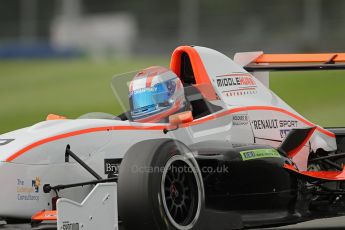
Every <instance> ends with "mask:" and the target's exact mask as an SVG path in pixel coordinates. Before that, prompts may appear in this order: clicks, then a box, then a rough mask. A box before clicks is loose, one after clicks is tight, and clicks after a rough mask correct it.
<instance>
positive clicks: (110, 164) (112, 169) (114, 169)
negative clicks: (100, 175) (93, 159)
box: [104, 158, 122, 178]
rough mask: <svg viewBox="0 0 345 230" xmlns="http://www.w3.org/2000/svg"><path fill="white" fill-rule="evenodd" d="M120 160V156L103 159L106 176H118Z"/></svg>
mask: <svg viewBox="0 0 345 230" xmlns="http://www.w3.org/2000/svg"><path fill="white" fill-rule="evenodd" d="M121 161H122V159H121V158H115V159H104V174H105V175H108V178H112V177H115V176H118V175H119V169H120V164H121Z"/></svg>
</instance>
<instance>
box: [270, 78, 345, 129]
mask: <svg viewBox="0 0 345 230" xmlns="http://www.w3.org/2000/svg"><path fill="white" fill-rule="evenodd" d="M271 76H272V77H271V79H270V85H271V88H272V90H273V91H274V92H276V93H277V94H278V95H279V96H280V97H281V98H282V99H284V100H285V101H286V102H287V103H288V104H289V105H291V106H292V107H293V108H294V109H296V110H297V111H298V112H299V113H300V114H302V115H304V116H305V117H306V118H308V119H309V120H310V121H312V122H314V123H316V124H319V125H321V126H324V127H345V101H344V99H345V96H344V91H345V71H305V72H279V73H273V74H272V75H271Z"/></svg>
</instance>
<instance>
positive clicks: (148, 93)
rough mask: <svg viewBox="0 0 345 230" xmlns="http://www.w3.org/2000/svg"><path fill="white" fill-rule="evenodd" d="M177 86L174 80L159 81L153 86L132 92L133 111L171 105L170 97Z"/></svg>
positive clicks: (137, 111)
mask: <svg viewBox="0 0 345 230" xmlns="http://www.w3.org/2000/svg"><path fill="white" fill-rule="evenodd" d="M175 88H176V83H175V82H174V81H166V82H162V83H158V84H156V85H154V86H153V87H151V88H141V89H137V90H133V91H132V92H131V93H130V96H129V100H130V106H131V111H132V112H133V113H141V112H145V111H152V110H155V109H156V108H158V107H161V106H167V105H169V104H170V103H169V99H170V97H171V96H172V95H173V93H174V91H175Z"/></svg>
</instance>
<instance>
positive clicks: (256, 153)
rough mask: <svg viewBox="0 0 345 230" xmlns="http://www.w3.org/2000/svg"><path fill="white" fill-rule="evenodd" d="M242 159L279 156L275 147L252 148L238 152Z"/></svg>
mask: <svg viewBox="0 0 345 230" xmlns="http://www.w3.org/2000/svg"><path fill="white" fill-rule="evenodd" d="M240 154H241V157H242V160H244V161H247V160H254V159H260V158H267V157H281V156H280V154H279V152H278V151H277V150H275V149H253V150H247V151H242V152H240Z"/></svg>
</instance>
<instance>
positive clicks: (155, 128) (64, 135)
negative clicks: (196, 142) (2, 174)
mask: <svg viewBox="0 0 345 230" xmlns="http://www.w3.org/2000/svg"><path fill="white" fill-rule="evenodd" d="M164 128H165V126H149V127H145V126H129V125H128V126H106V127H97V128H90V129H83V130H78V131H74V132H69V133H65V134H60V135H57V136H53V137H48V138H45V139H42V140H40V141H37V142H34V143H32V144H31V145H28V146H26V147H25V148H23V149H21V150H19V151H18V152H16V153H14V154H13V155H12V156H10V157H9V158H7V159H6V162H11V161H13V160H14V159H16V158H17V157H19V156H21V155H22V154H23V153H25V152H27V151H29V150H31V149H33V148H35V147H37V146H40V145H43V144H45V143H48V142H52V141H56V140H60V139H64V138H67V137H73V136H78V135H82V134H88V133H95V132H104V131H111V130H162V129H164Z"/></svg>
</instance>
